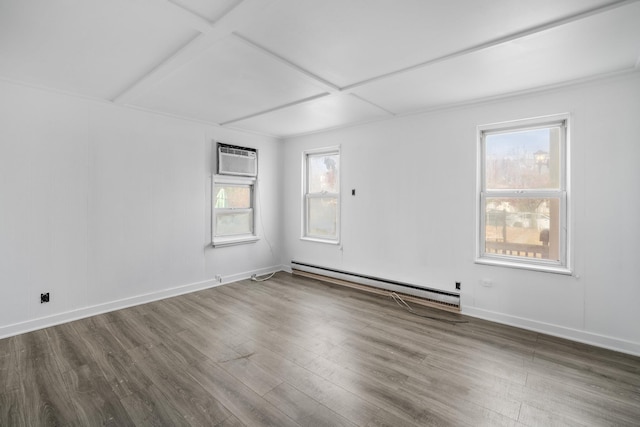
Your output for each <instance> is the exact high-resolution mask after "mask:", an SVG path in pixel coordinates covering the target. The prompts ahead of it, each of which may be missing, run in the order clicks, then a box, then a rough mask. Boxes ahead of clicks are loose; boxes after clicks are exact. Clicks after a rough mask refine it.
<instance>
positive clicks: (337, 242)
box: [300, 237, 340, 245]
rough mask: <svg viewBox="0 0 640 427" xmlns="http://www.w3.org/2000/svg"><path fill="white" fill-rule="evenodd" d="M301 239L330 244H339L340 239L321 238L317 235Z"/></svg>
mask: <svg viewBox="0 0 640 427" xmlns="http://www.w3.org/2000/svg"><path fill="white" fill-rule="evenodd" d="M300 240H304V241H306V242H315V243H328V244H329V245H339V244H340V241H339V240H327V239H319V238H317V237H301V238H300Z"/></svg>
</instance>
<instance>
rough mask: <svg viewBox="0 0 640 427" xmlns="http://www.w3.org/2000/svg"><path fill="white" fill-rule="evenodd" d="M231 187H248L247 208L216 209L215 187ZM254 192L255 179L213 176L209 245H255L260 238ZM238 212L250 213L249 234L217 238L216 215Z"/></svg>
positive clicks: (255, 189)
mask: <svg viewBox="0 0 640 427" xmlns="http://www.w3.org/2000/svg"><path fill="white" fill-rule="evenodd" d="M219 184H222V185H232V186H240V187H245V186H248V187H249V189H250V193H251V195H250V205H251V207H249V208H217V207H216V197H217V194H216V185H219ZM256 192H257V179H256V178H255V177H244V176H234V175H213V179H212V183H211V244H212V245H213V246H214V247H223V246H232V245H241V244H245V243H255V242H257V241H258V240H260V238H259V237H258V234H257V232H256V217H257V214H258V213H257V206H256ZM234 211H235V212H239V211H247V212H251V213H252V216H251V232H250V233H243V234H234V235H226V236H218V235H217V234H216V219H217V215H218V213H226V212H234Z"/></svg>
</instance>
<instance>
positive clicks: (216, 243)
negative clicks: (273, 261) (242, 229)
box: [211, 236, 260, 248]
mask: <svg viewBox="0 0 640 427" xmlns="http://www.w3.org/2000/svg"><path fill="white" fill-rule="evenodd" d="M258 240H260V238H259V237H258V236H248V237H216V238H215V239H213V242H211V246H213V247H214V248H222V247H225V246H235V245H244V244H247V243H255V242H257V241H258Z"/></svg>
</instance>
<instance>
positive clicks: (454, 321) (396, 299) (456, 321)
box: [389, 292, 469, 323]
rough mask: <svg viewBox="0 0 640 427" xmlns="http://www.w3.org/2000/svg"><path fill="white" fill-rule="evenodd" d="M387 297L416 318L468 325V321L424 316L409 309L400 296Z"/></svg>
mask: <svg viewBox="0 0 640 427" xmlns="http://www.w3.org/2000/svg"><path fill="white" fill-rule="evenodd" d="M389 295H390V296H391V298H392V299H393V300H394V301H395V302H396V304H398V305H399V306H400V307H402V308H404V309H405V310H407V311H408V312H409V313H411V314H414V315H416V316H419V317H424V318H425V319H431V320H438V321H440V322H446V323H469V321H468V320H450V319H444V318H442V317H433V316H426V315H424V314H420V313H417V312H416V311H415V310H414V309H413V308H411V306H410V305H409V304H407V302H406V301H405V300H403V299H402V297H401V296H400V295H398V294H396V293H395V292H390V293H389Z"/></svg>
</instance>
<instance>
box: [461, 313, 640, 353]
mask: <svg viewBox="0 0 640 427" xmlns="http://www.w3.org/2000/svg"><path fill="white" fill-rule="evenodd" d="M462 314H464V315H466V316H471V317H477V318H479V319H484V320H489V321H492V322H496V323H502V324H504V325H509V326H515V327H517V328H522V329H527V330H529V331H533V332H540V333H542V334H547V335H551V336H554V337H558V338H565V339H568V340H571V341H576V342H580V343H583V344H589V345H593V346H596V347H602V348H606V349H609V350H614V351H618V352H621V353H626V354H630V355H633V356H640V343H638V342H633V341H627V340H624V339H621V338H615V337H610V336H606V335H600V334H596V333H593V332H587V331H582V330H579V329H573V328H567V327H565V326H558V325H553V324H550V323H544V322H539V321H537V320H531V319H526V318H523V317H517V316H511V315H508V314H503V313H498V312H495V311H490V310H483V309H481V308H476V307H464V306H463V307H462Z"/></svg>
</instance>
